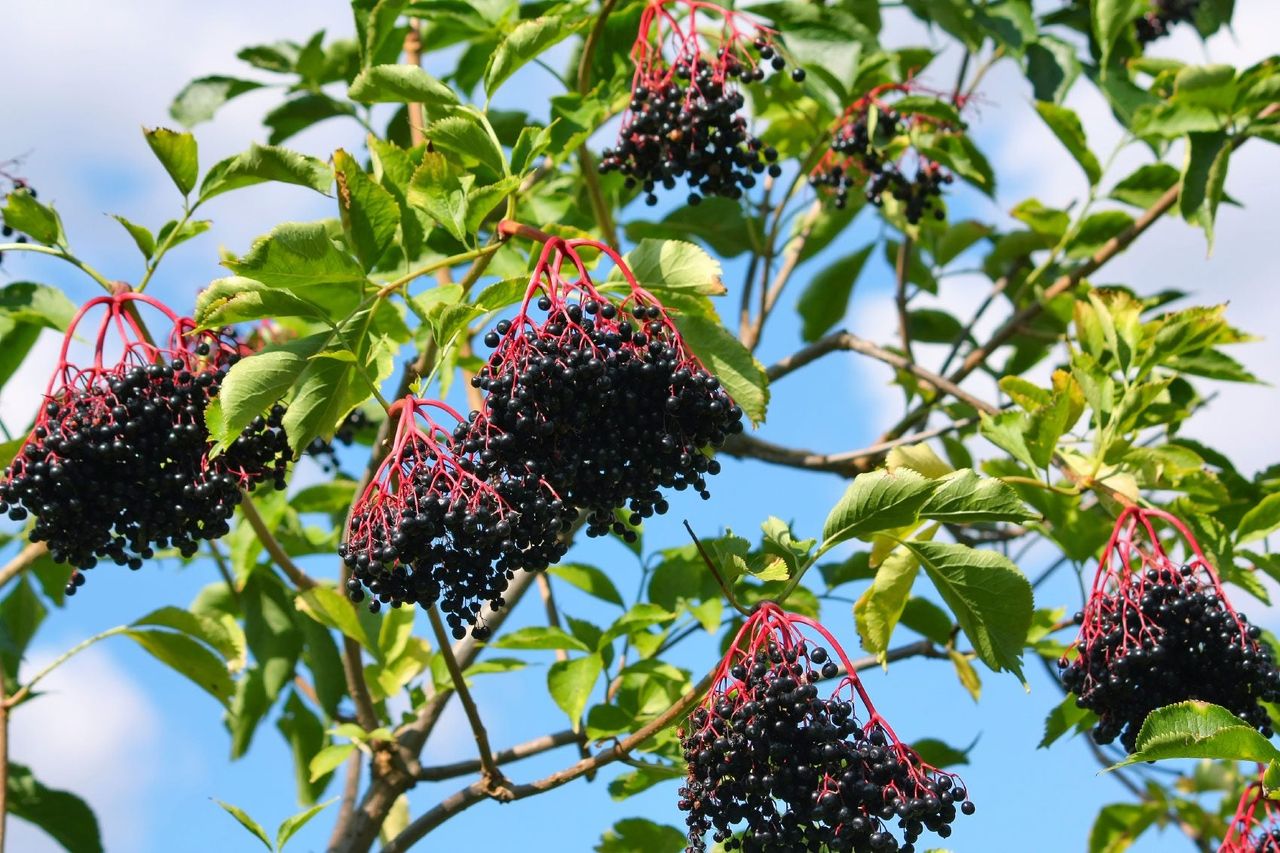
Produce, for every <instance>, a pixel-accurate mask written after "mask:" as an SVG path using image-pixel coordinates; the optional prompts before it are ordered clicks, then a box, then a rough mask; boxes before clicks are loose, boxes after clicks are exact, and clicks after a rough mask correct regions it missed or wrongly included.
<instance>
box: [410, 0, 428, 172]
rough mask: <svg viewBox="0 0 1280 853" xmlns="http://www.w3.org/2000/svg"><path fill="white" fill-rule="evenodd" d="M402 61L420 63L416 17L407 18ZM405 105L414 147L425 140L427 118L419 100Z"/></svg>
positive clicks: (420, 49) (419, 26)
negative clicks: (407, 24) (407, 27)
mask: <svg viewBox="0 0 1280 853" xmlns="http://www.w3.org/2000/svg"><path fill="white" fill-rule="evenodd" d="M404 61H405V63H406V64H408V65H412V66H414V67H415V68H417V67H419V66H420V65H422V27H421V25H420V24H419V23H418V21H417V19H416V18H410V19H409V31H408V32H406V33H405V34H404ZM406 107H407V108H408V111H409V141H410V142H412V143H413V144H414V146H415V147H416V146H419V145H421V144H422V143H423V142H425V141H426V138H427V137H426V127H427V120H426V116H425V115H424V114H423V112H422V104H421V103H420V102H418V101H410V102H409V103H408V104H406Z"/></svg>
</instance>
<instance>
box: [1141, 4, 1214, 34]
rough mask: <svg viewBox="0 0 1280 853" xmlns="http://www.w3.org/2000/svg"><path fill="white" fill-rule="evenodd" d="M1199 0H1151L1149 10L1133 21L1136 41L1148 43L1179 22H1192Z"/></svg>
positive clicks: (1167, 31)
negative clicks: (1136, 36)
mask: <svg viewBox="0 0 1280 853" xmlns="http://www.w3.org/2000/svg"><path fill="white" fill-rule="evenodd" d="M1199 6H1200V0H1151V7H1152V8H1151V11H1149V12H1147V13H1146V14H1145V15H1143V16H1142V17H1141V18H1138V20H1137V21H1135V22H1134V28H1135V29H1136V30H1137V35H1138V42H1139V43H1140V44H1150V43H1151V42H1153V41H1155V40H1156V39H1160V38H1164V37H1165V36H1167V35H1169V33H1170V32H1172V30H1173V27H1174V26H1175V25H1177V24H1180V23H1188V24H1189V23H1194V22H1195V19H1196V10H1197V9H1198V8H1199Z"/></svg>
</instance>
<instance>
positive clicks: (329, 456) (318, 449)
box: [303, 409, 372, 474]
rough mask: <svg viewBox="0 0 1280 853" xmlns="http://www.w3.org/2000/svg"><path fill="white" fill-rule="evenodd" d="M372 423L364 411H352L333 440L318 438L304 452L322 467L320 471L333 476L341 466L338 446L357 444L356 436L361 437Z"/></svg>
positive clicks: (339, 426)
mask: <svg viewBox="0 0 1280 853" xmlns="http://www.w3.org/2000/svg"><path fill="white" fill-rule="evenodd" d="M371 423H372V420H370V418H369V414H368V413H367V412H366V411H365V410H364V409H352V410H351V413H350V414H348V415H347V416H346V417H345V418H343V419H342V423H340V424H338V428H337V430H335V431H334V433H333V440H332V441H326V440H324V439H323V438H321V437H319V436H317V437H315V438H313V439H312V440H311V443H310V444H309V445H307V449H306V450H304V451H303V452H304V453H305V454H306V455H307V456H310V457H311V458H312V459H314V460H315V461H316V464H318V465H319V466H320V470H322V471H324V472H325V473H326V474H332V473H334V472H336V471H337V470H338V468H339V467H341V466H340V464H339V462H338V448H337V446H336V445H342V446H343V447H350V446H351V445H353V444H355V441H356V436H357V435H359V434H360V433H361V432H362V431H364V429H365V428H366V427H368V426H369V425H370V424H371Z"/></svg>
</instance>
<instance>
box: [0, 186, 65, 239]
mask: <svg viewBox="0 0 1280 853" xmlns="http://www.w3.org/2000/svg"><path fill="white" fill-rule="evenodd" d="M0 217H3V219H4V224H5V226H6V227H9V228H12V229H14V230H15V231H21V232H22V233H23V234H26V235H27V236H29V237H30V238H31V239H32V240H35V241H36V242H37V243H44V244H45V245H46V246H55V245H61V244H63V243H64V242H65V241H66V235H65V234H64V233H63V231H62V220H61V219H60V218H59V217H58V213H57V211H55V210H54V209H53V208H52V207H50V206H49V205H46V204H41V203H40V202H38V201H36V200H35V197H33V196H32V195H31V192H30V190H27V189H25V188H23V189H16V190H14V191H13V192H11V193H9V194H8V195H7V196H5V199H4V207H3V208H2V209H0Z"/></svg>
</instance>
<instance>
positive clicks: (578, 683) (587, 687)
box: [547, 654, 604, 730]
mask: <svg viewBox="0 0 1280 853" xmlns="http://www.w3.org/2000/svg"><path fill="white" fill-rule="evenodd" d="M603 671H604V660H603V659H602V658H601V657H600V655H597V654H589V655H584V656H583V657H578V658H570V659H569V660H561V661H556V662H555V663H553V664H551V668H550V669H549V670H548V671H547V690H548V691H549V692H550V693H551V698H552V699H554V700H555V703H556V705H558V706H559V707H560V710H562V711H564V712H565V713H566V714H568V715H569V720H570V721H571V723H572V725H573V727H574V729H575V730H576V729H577V728H578V727H579V726H580V725H581V724H582V712H583V711H585V710H586V708H587V700H588V699H589V698H590V697H591V691H592V689H593V688H594V687H595V685H596V681H598V680H599V678H600V673H601V672H603Z"/></svg>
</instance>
